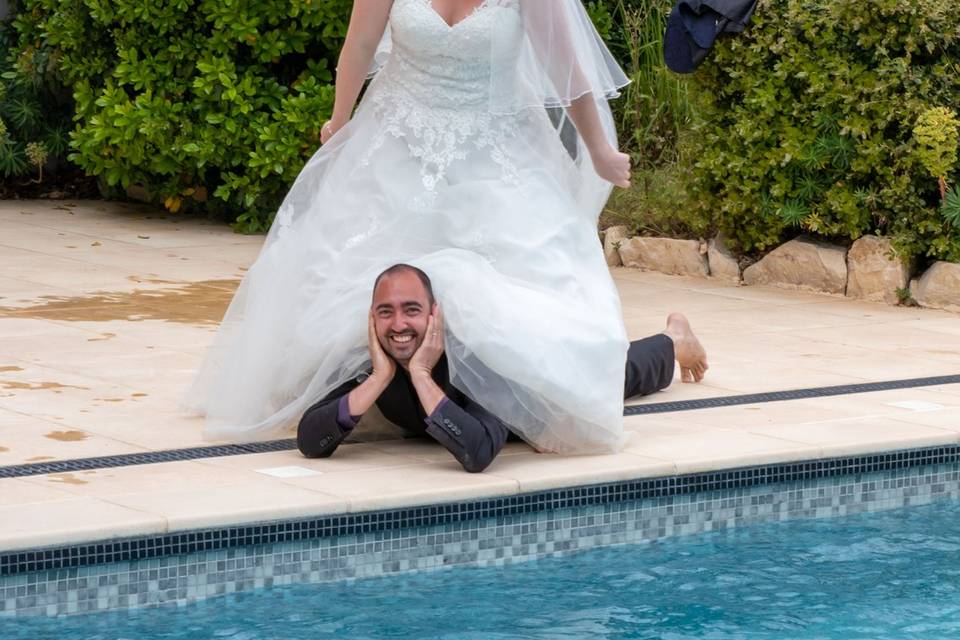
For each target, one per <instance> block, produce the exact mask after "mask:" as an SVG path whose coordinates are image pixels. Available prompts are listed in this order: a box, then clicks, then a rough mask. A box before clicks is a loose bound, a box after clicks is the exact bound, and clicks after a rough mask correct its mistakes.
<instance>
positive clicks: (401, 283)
mask: <svg viewBox="0 0 960 640" xmlns="http://www.w3.org/2000/svg"><path fill="white" fill-rule="evenodd" d="M373 317H374V328H375V330H376V333H377V339H379V340H380V345H381V346H382V347H383V350H384V351H386V352H387V355H389V356H390V357H392V358H393V359H394V360H396V361H397V363H398V364H399V365H400V366H402V367H404V368H406V367H407V365H408V364H409V363H410V358H412V357H413V354H415V353H416V352H417V349H419V348H420V345H421V344H422V343H423V338H424V336H425V334H426V332H427V321H428V320H429V319H430V301H429V298H428V295H427V290H426V289H425V288H424V286H423V283H422V282H420V278H418V277H417V275H416V274H415V273H413V272H411V271H401V272H400V273H394V274H391V275H388V276H384V277H383V278H382V279H381V280H380V282H379V284H377V288H376V290H374V292H373Z"/></svg>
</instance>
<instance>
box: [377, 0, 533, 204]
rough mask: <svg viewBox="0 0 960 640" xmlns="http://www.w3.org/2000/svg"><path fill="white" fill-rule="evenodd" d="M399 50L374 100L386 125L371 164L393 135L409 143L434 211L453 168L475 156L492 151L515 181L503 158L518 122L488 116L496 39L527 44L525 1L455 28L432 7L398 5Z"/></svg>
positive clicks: (418, 1) (483, 10)
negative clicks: (435, 200) (474, 152)
mask: <svg viewBox="0 0 960 640" xmlns="http://www.w3.org/2000/svg"><path fill="white" fill-rule="evenodd" d="M390 30H391V38H392V50H391V53H390V57H389V59H388V60H387V62H386V64H385V65H384V67H383V69H382V70H381V71H380V73H379V74H378V75H377V77H376V78H375V79H374V81H373V83H372V84H371V86H370V89H369V92H368V94H367V99H368V100H369V101H370V102H371V103H372V105H373V108H374V110H375V112H376V113H377V115H378V118H379V120H380V122H381V125H382V130H381V133H380V134H379V136H378V137H377V139H376V141H375V143H374V145H373V148H371V149H370V151H369V153H368V157H369V156H372V154H373V153H375V152H376V149H377V148H379V147H380V146H381V145H382V144H383V142H384V140H385V139H386V137H387V136H395V137H405V138H406V139H407V142H408V144H409V147H410V151H411V153H412V154H413V155H414V156H415V157H417V158H419V160H420V161H421V175H422V178H423V186H424V188H425V190H426V192H427V193H426V195H425V197H424V198H421V200H420V201H419V202H420V204H423V205H428V204H429V202H430V200H431V199H432V198H431V196H432V194H433V192H434V191H435V189H436V188H437V186H438V184H439V183H440V182H441V181H442V180H443V179H444V177H445V175H446V171H447V169H448V168H449V166H450V164H451V163H452V162H453V161H455V160H457V159H463V158H465V157H466V155H467V153H468V152H469V151H470V150H471V149H486V150H489V152H490V154H491V157H492V158H493V159H494V161H495V162H496V163H497V164H499V165H500V166H501V168H502V169H503V177H504V179H505V180H512V179H513V177H514V175H513V174H514V172H515V169H514V167H513V166H512V164H511V163H510V161H509V159H508V158H507V157H506V155H505V154H504V153H503V144H502V143H503V141H504V138H505V137H506V136H510V135H514V134H515V132H516V127H517V117H516V116H510V117H503V116H501V117H494V116H492V115H491V113H490V109H489V93H490V74H491V66H492V62H491V49H492V46H491V38H492V37H493V34H494V30H496V34H497V37H498V38H504V37H507V38H515V40H516V42H517V43H518V45H519V42H520V38H521V37H522V24H521V18H520V9H519V0H484V1H483V2H482V3H481V4H480V5H479V6H478V7H477V8H476V10H474V11H473V12H472V13H471V14H469V15H468V16H467V17H465V18H463V19H462V20H461V21H459V22H457V23H456V24H454V25H453V26H450V25H448V24H447V23H446V21H445V20H444V19H443V18H442V17H441V16H440V15H439V14H438V13H437V12H436V11H435V10H434V8H433V6H432V4H431V2H430V0H394V4H393V8H392V10H391V13H390Z"/></svg>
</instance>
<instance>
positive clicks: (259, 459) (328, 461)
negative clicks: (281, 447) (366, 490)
mask: <svg viewBox="0 0 960 640" xmlns="http://www.w3.org/2000/svg"><path fill="white" fill-rule="evenodd" d="M391 444H392V445H398V446H395V447H387V448H383V447H375V446H373V445H372V444H349V445H341V446H340V447H339V448H338V449H337V451H336V453H335V454H334V455H333V456H331V457H329V458H305V457H304V456H303V455H302V454H301V453H300V452H299V451H296V450H290V451H271V452H269V453H254V454H247V455H239V456H224V457H222V458H207V459H205V460H203V461H202V463H203V464H206V465H210V466H212V467H216V468H223V469H231V470H242V471H247V472H257V471H262V470H264V469H274V468H278V467H301V468H303V469H308V470H310V471H313V472H315V473H321V474H325V475H329V474H334V473H344V472H347V471H359V470H369V471H371V472H373V471H375V470H376V469H385V468H388V467H403V466H410V465H414V464H417V463H418V462H420V461H421V460H422V458H419V457H414V456H411V455H408V454H407V453H406V452H407V451H408V448H405V447H403V446H402V445H403V443H402V442H394V443H391ZM428 446H429V445H428ZM432 449H433V450H434V452H435V453H436V454H437V456H438V461H443V460H444V458H442V457H441V456H443V455H444V454H445V457H446V458H450V454H449V453H448V452H447V450H446V449H444V448H443V447H441V446H440V445H438V444H436V443H433V446H432ZM450 459H452V458H450Z"/></svg>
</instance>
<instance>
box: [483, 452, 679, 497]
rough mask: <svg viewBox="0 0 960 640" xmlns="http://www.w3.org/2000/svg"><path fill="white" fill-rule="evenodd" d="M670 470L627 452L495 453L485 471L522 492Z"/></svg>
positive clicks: (665, 463) (670, 466)
mask: <svg viewBox="0 0 960 640" xmlns="http://www.w3.org/2000/svg"><path fill="white" fill-rule="evenodd" d="M674 473H676V467H675V465H674V464H673V462H670V461H667V460H660V459H655V458H650V457H646V456H640V455H634V454H631V453H617V454H610V455H599V456H567V455H557V454H548V453H543V454H541V453H522V454H517V455H512V456H499V457H497V458H496V459H495V460H494V461H493V464H491V465H490V467H488V468H487V470H486V472H485V474H486V475H489V476H496V477H498V478H508V479H510V480H514V481H516V482H517V483H518V484H519V485H520V491H521V492H522V493H526V492H530V491H543V490H546V489H555V488H558V487H576V486H581V485H590V484H598V483H601V482H619V481H621V480H633V479H636V478H647V477H657V476H668V475H673V474H674Z"/></svg>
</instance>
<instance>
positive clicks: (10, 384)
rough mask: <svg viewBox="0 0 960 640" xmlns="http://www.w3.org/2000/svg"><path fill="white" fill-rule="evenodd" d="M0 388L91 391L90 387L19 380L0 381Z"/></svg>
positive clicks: (58, 391) (56, 391)
mask: <svg viewBox="0 0 960 640" xmlns="http://www.w3.org/2000/svg"><path fill="white" fill-rule="evenodd" d="M0 387H2V388H3V389H17V390H19V391H53V392H54V393H60V390H61V389H83V390H85V391H86V390H89V387H80V386H77V385H75V384H60V383H59V382H49V381H45V382H20V381H19V380H0Z"/></svg>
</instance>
